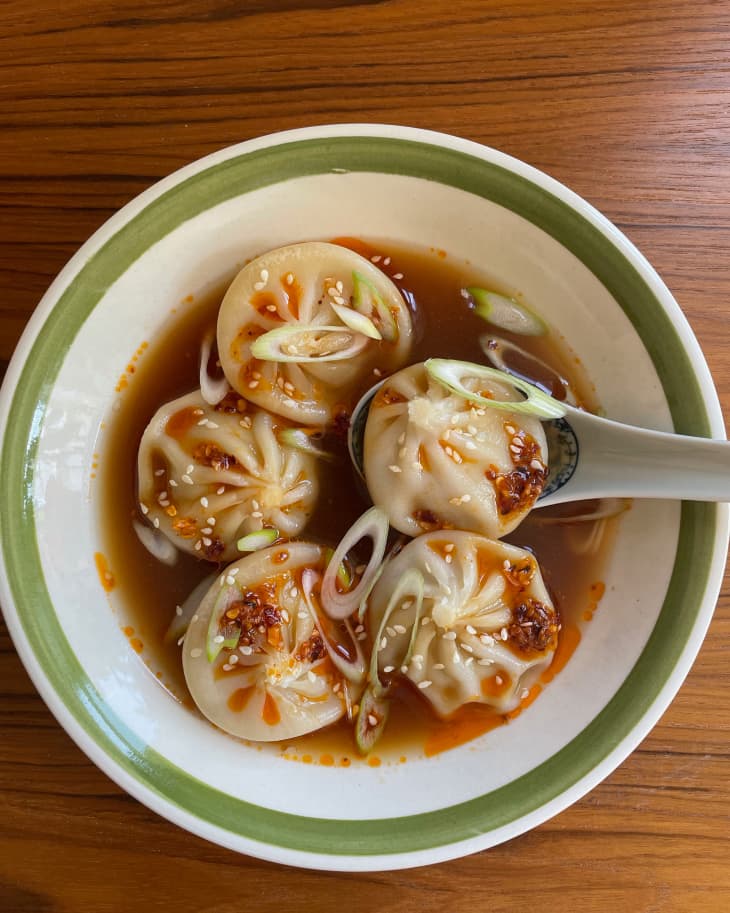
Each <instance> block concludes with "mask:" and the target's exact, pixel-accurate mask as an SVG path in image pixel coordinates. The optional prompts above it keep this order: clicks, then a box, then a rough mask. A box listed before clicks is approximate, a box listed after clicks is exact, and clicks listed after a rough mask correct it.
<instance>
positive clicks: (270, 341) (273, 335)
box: [251, 323, 368, 364]
mask: <svg viewBox="0 0 730 913" xmlns="http://www.w3.org/2000/svg"><path fill="white" fill-rule="evenodd" d="M367 344H368V338H367V336H363V334H362V333H356V332H354V331H353V330H350V329H346V328H345V327H333V326H319V325H318V324H314V323H312V324H302V323H295V324H291V325H289V326H284V327H277V328H276V329H275V330H269V332H268V333H264V334H263V335H262V336H259V337H258V339H256V340H255V342H253V343H252V345H251V354H252V355H253V356H254V358H258V359H259V360H260V361H276V362H293V363H296V364H312V363H313V362H327V361H346V360H347V359H348V358H352V357H353V356H354V355H357V354H358V353H359V352H361V351H362V350H363V349H364V348H365V346H366V345H367Z"/></svg>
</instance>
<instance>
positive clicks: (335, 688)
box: [332, 682, 342, 694]
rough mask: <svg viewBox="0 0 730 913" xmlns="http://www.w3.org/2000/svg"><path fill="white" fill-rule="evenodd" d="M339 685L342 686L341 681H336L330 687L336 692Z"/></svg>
mask: <svg viewBox="0 0 730 913" xmlns="http://www.w3.org/2000/svg"><path fill="white" fill-rule="evenodd" d="M341 687H342V683H341V682H336V683H335V684H334V686H333V688H332V691H333V692H334V693H335V694H337V692H338V691H339V690H340V688H341Z"/></svg>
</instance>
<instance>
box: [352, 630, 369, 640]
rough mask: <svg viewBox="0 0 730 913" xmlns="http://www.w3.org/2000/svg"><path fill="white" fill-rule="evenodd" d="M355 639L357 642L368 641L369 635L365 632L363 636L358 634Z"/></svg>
mask: <svg viewBox="0 0 730 913" xmlns="http://www.w3.org/2000/svg"><path fill="white" fill-rule="evenodd" d="M355 639H356V640H366V639H367V634H366V633H365V631H363V632H362V634H357V635H356V637H355Z"/></svg>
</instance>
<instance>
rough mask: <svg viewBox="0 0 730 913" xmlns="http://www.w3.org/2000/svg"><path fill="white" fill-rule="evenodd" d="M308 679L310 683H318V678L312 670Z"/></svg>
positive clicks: (308, 674)
mask: <svg viewBox="0 0 730 913" xmlns="http://www.w3.org/2000/svg"><path fill="white" fill-rule="evenodd" d="M307 678H308V679H309V681H310V682H316V681H317V676H316V675H315V674H314V672H312V670H311V669H310V670H309V672H307Z"/></svg>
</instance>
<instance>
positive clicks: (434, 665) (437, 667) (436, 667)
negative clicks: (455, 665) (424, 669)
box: [433, 663, 446, 672]
mask: <svg viewBox="0 0 730 913" xmlns="http://www.w3.org/2000/svg"><path fill="white" fill-rule="evenodd" d="M433 668H434V669H437V670H438V671H439V672H440V671H441V670H442V669H445V668H446V666H445V665H444V664H443V663H434V664H433Z"/></svg>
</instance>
